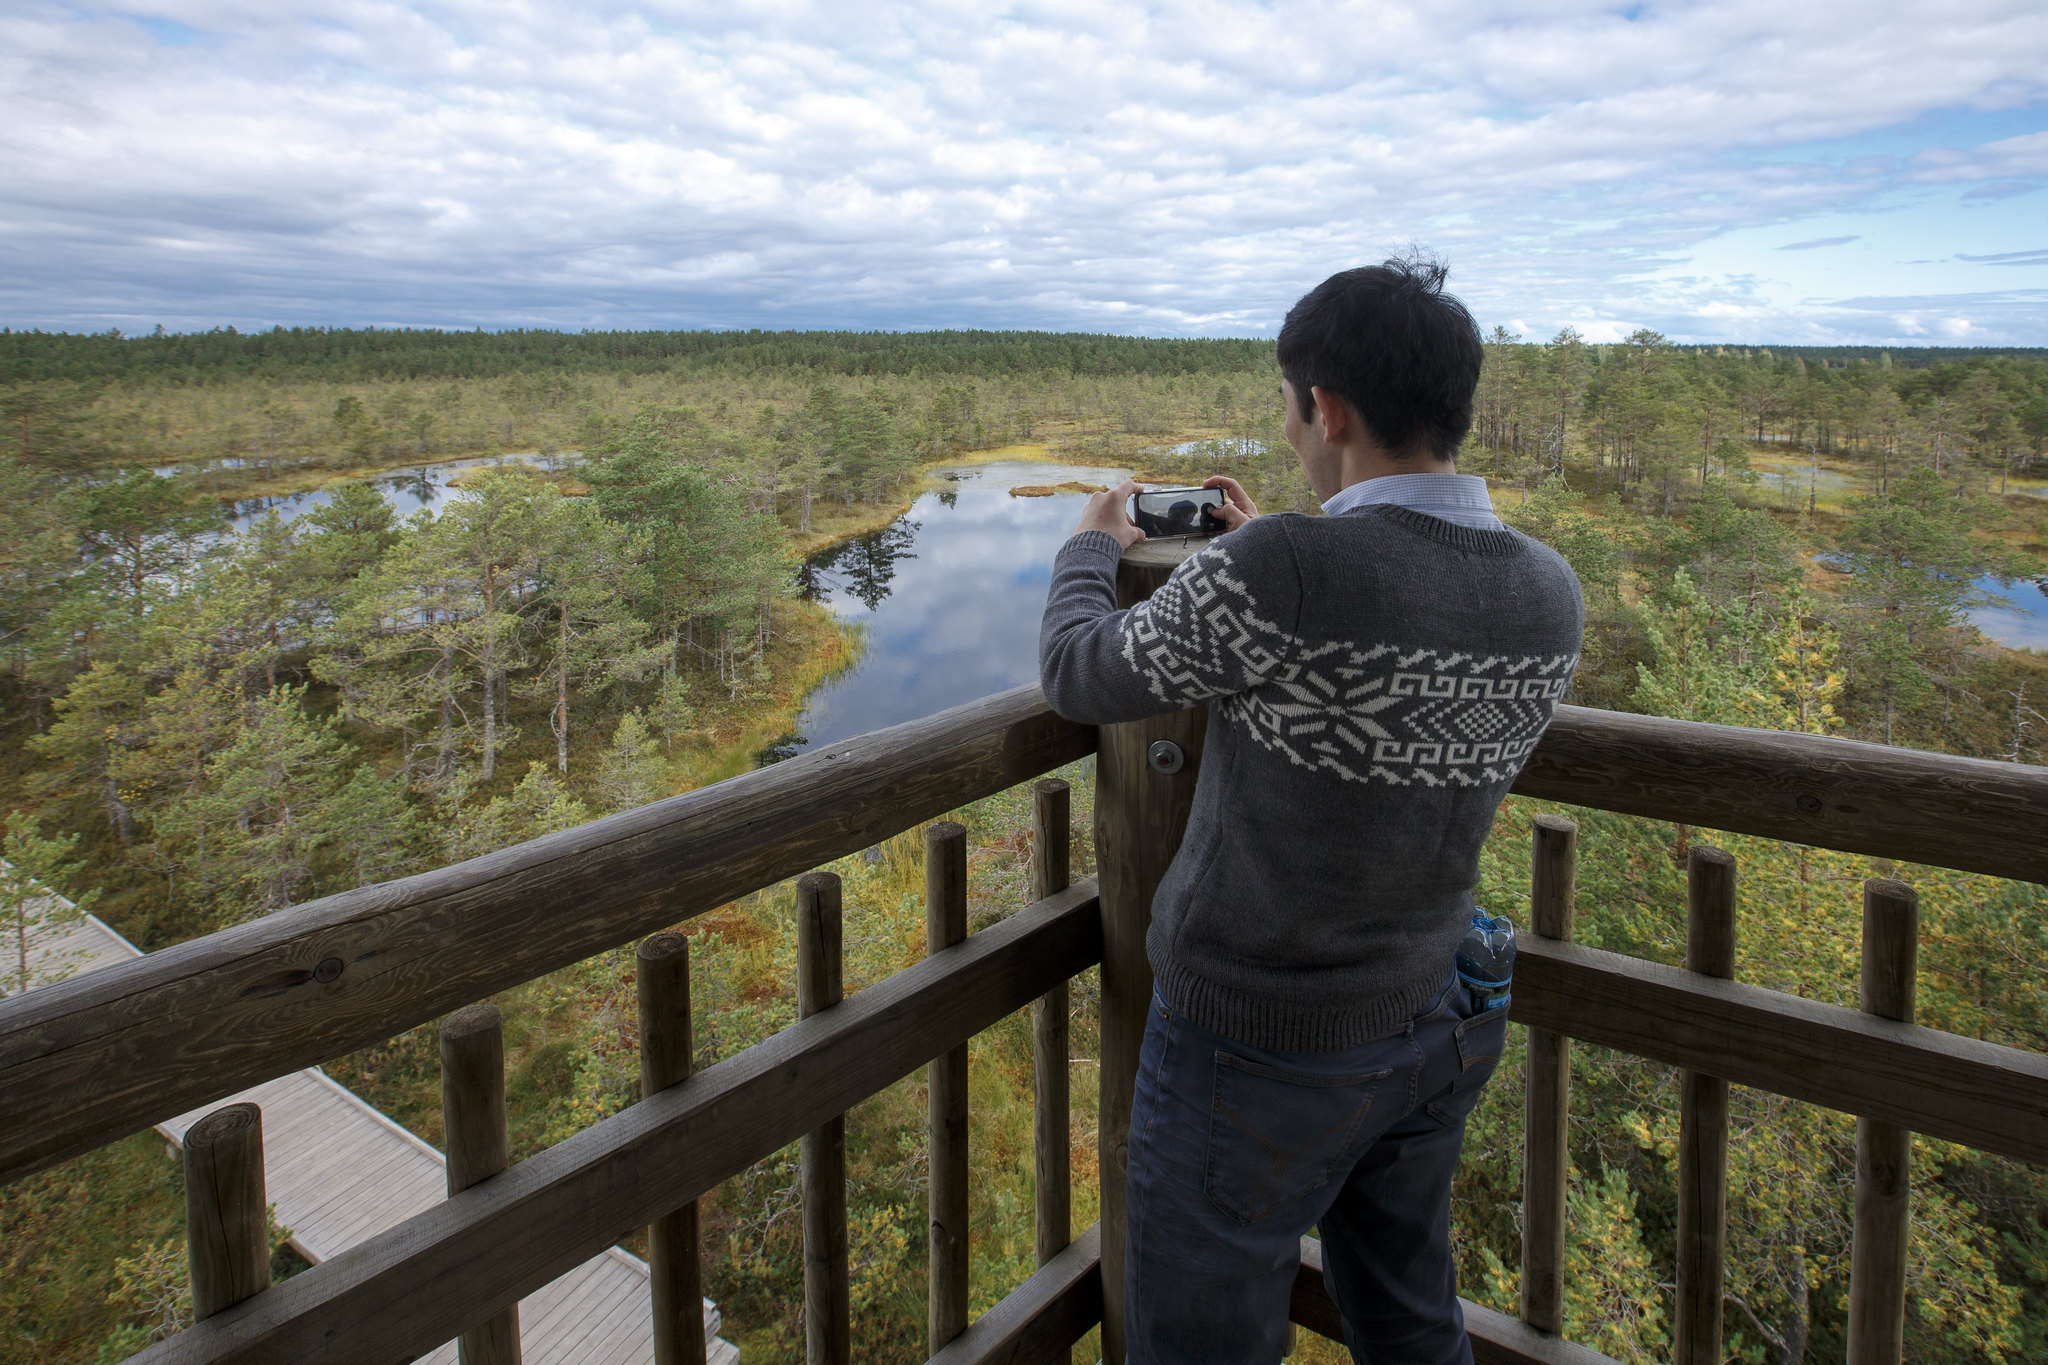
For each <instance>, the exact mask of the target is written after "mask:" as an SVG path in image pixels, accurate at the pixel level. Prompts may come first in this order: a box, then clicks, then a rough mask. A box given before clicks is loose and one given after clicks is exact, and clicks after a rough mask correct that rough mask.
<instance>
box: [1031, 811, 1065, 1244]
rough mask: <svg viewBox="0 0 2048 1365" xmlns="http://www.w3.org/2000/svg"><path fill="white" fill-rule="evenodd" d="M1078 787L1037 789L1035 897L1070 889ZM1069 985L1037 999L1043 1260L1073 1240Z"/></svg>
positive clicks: (1034, 1104)
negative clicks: (1069, 856) (1074, 798)
mask: <svg viewBox="0 0 2048 1365" xmlns="http://www.w3.org/2000/svg"><path fill="white" fill-rule="evenodd" d="M1071 801H1072V793H1071V792H1070V791H1069V790H1068V787H1067V784H1066V783H1064V782H1062V781H1060V780H1059V779H1058V778H1056V777H1048V778H1045V779H1044V780H1042V781H1040V782H1038V783H1036V784H1035V785H1033V787H1032V788H1031V899H1033V900H1035V901H1042V900H1044V899H1045V898H1046V897H1047V896H1050V895H1052V894H1053V893H1054V892H1056V891H1064V890H1066V889H1067V886H1068V882H1069V877H1070V875H1071V874H1070V872H1069V870H1068V860H1067V854H1068V844H1069V841H1070V839H1071V835H1072V826H1073V814H1072V804H1071ZM1069 1000H1070V997H1069V993H1068V988H1067V983H1066V982H1064V981H1062V982H1060V984H1059V985H1057V986H1054V987H1053V988H1052V989H1051V990H1049V991H1047V992H1046V993H1045V994H1044V995H1041V996H1040V997H1038V999H1037V1000H1035V1001H1033V1002H1032V1005H1031V1127H1032V1132H1031V1150H1032V1153H1033V1165H1034V1166H1035V1167H1036V1177H1037V1178H1036V1183H1035V1185H1034V1191H1035V1196H1034V1200H1033V1204H1034V1211H1035V1213H1036V1215H1037V1216H1036V1218H1035V1220H1034V1222H1035V1224H1036V1226H1037V1229H1038V1263H1039V1264H1040V1265H1044V1264H1045V1263H1046V1262H1047V1261H1050V1260H1051V1259H1052V1258H1053V1257H1055V1256H1057V1255H1059V1254H1060V1253H1061V1252H1062V1251H1065V1250H1066V1249H1067V1244H1068V1243H1069V1242H1072V1241H1073V1240H1074V1186H1073V1171H1072V1166H1073V1144H1074V1138H1073V1119H1072V1114H1073V1110H1072V1105H1071V1101H1070V1098H1069V1093H1068V1088H1067V1079H1068V1078H1067V1063H1068V1053H1067V1011H1068V1008H1069Z"/></svg>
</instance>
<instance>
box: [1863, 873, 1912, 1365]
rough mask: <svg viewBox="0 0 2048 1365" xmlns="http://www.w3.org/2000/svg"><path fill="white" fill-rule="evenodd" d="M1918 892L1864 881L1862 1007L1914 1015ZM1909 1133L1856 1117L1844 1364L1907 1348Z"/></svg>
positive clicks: (1881, 1360)
mask: <svg viewBox="0 0 2048 1365" xmlns="http://www.w3.org/2000/svg"><path fill="white" fill-rule="evenodd" d="M1919 956H1920V897H1919V895H1918V893H1916V892H1915V891H1914V890H1913V888H1912V887H1910V886H1907V885H1906V884H1905V883H1904V882H1894V881H1874V880H1873V881H1867V882H1865V883H1864V884H1863V1001H1862V1003H1863V1011H1864V1013H1866V1014H1875V1015H1878V1016H1880V1017H1881V1018H1885V1019H1897V1020H1899V1021H1900V1022H1901V1023H1906V1024H1910V1023H1912V1022H1913V987H1914V979H1915V977H1916V975H1917V973H1918V970H1919ZM1912 1166H1913V1134H1912V1133H1911V1132H1910V1131H1909V1130H1907V1129H1905V1128H1901V1127H1900V1126H1899V1125H1898V1124H1895V1123H1884V1122H1881V1121H1880V1120H1877V1119H1858V1120H1856V1228H1855V1232H1854V1233H1853V1235H1852V1237H1851V1240H1850V1251H1849V1351H1848V1365H1899V1362H1900V1361H1901V1360H1903V1359H1904V1358H1905V1351H1906V1237H1907V1233H1908V1231H1909V1229H1910V1228H1911V1225H1912V1208H1911V1194H1912Z"/></svg>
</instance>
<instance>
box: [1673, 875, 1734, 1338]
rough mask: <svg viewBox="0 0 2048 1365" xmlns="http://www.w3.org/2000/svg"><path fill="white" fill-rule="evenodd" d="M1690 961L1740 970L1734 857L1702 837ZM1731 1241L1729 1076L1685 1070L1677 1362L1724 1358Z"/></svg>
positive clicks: (1717, 969)
mask: <svg viewBox="0 0 2048 1365" xmlns="http://www.w3.org/2000/svg"><path fill="white" fill-rule="evenodd" d="M1686 873H1687V875H1686V920H1685V965H1686V967H1687V968H1688V969H1689V970H1691V971H1695V972H1699V973H1701V974H1703V975H1706V976H1717V977H1721V978H1723V979H1724V980H1725V979H1727V978H1729V977H1732V976H1734V975H1735V859H1734V858H1733V857H1731V856H1730V855H1728V854H1726V853H1723V852H1722V851H1721V850H1720V849H1718V848H1707V847H1705V846H1703V845H1695V846H1694V847H1693V850H1692V858H1691V861H1690V863H1689V864H1688V866H1687V869H1686ZM1727 1242H1728V1082H1726V1081H1725V1080H1722V1079H1720V1078H1719V1077H1717V1076H1708V1075H1705V1074H1703V1073H1701V1072H1698V1071H1687V1072H1685V1073H1683V1075H1682V1077H1681V1079H1680V1082H1679V1099H1678V1311H1677V1313H1676V1314H1675V1315H1674V1318H1675V1321H1674V1323H1673V1331H1672V1352H1671V1360H1672V1365H1721V1307H1722V1273H1723V1258H1724V1256H1725V1254H1726V1250H1727Z"/></svg>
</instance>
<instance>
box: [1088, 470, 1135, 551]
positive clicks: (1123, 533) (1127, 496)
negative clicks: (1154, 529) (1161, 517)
mask: <svg viewBox="0 0 2048 1365" xmlns="http://www.w3.org/2000/svg"><path fill="white" fill-rule="evenodd" d="M1143 491H1144V485H1143V484H1140V483H1139V482H1138V481H1137V480H1136V479H1125V480H1124V481H1123V482H1122V483H1120V484H1118V485H1117V486H1116V487H1114V488H1112V489H1110V490H1109V491H1108V492H1107V493H1097V494H1095V495H1093V496H1092V497H1090V498H1089V499H1088V505H1087V506H1086V507H1084V508H1082V509H1081V524H1080V525H1079V526H1076V527H1075V528H1074V534H1075V535H1079V534H1081V532H1083V531H1106V532H1108V533H1109V534H1110V535H1113V536H1115V537H1116V542H1117V544H1119V545H1121V546H1123V547H1124V548H1125V549H1126V550H1128V549H1130V548H1131V546H1133V545H1136V544H1137V543H1138V542H1139V541H1141V540H1143V539H1144V538H1145V533H1144V532H1143V531H1140V530H1139V529H1138V528H1137V525H1136V523H1134V522H1133V521H1132V520H1131V514H1130V512H1129V511H1128V510H1126V509H1127V508H1128V507H1129V505H1130V500H1131V495H1132V494H1133V493H1142V492H1143Z"/></svg>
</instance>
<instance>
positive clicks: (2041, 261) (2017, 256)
mask: <svg viewBox="0 0 2048 1365" xmlns="http://www.w3.org/2000/svg"><path fill="white" fill-rule="evenodd" d="M1956 259H1957V260H1959V261H1974V262H1976V263H1977V264H1979V265H2048V247H2041V248H2039V249H2037V250H2034V251H1999V252H1994V253H1992V254H1991V255H1989V256H1972V255H1971V254H1970V253H1969V252H1967V251H1958V252H1957V253H1956Z"/></svg>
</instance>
